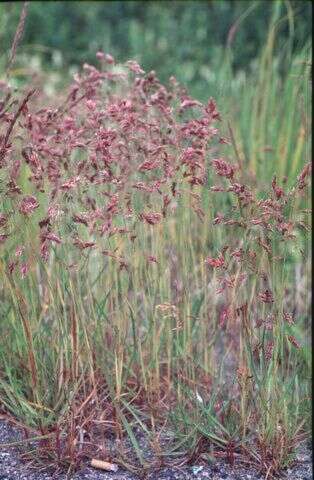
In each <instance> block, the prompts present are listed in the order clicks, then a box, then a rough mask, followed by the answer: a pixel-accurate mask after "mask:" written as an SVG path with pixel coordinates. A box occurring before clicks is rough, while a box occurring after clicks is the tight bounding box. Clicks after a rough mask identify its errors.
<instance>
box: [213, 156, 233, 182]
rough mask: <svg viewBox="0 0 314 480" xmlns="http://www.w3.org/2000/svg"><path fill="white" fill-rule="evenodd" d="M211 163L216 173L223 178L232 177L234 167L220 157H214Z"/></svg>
mask: <svg viewBox="0 0 314 480" xmlns="http://www.w3.org/2000/svg"><path fill="white" fill-rule="evenodd" d="M212 165H213V167H214V169H215V172H216V173H217V175H219V176H221V177H225V178H229V179H232V178H233V176H234V173H235V167H234V166H233V165H231V164H230V163H228V162H226V161H225V160H223V159H222V158H215V159H214V160H212Z"/></svg>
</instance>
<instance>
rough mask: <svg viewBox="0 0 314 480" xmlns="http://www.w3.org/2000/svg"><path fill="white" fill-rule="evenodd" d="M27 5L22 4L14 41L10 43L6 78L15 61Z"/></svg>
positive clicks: (25, 3) (26, 3)
mask: <svg viewBox="0 0 314 480" xmlns="http://www.w3.org/2000/svg"><path fill="white" fill-rule="evenodd" d="M28 4H29V2H24V3H23V7H22V11H21V15H20V19H19V23H18V26H17V29H16V32H15V35H14V39H13V43H12V46H11V51H10V56H9V59H8V63H7V67H6V76H7V77H8V76H9V74H10V69H11V68H12V65H13V63H14V60H15V55H16V50H17V47H18V44H19V43H20V40H21V38H22V35H23V31H24V26H25V20H26V17H27V9H28Z"/></svg>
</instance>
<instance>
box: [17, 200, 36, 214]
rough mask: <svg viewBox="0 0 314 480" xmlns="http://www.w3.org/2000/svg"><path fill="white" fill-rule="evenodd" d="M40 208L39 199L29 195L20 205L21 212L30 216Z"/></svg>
mask: <svg viewBox="0 0 314 480" xmlns="http://www.w3.org/2000/svg"><path fill="white" fill-rule="evenodd" d="M38 207H39V203H38V202H37V199H36V198H35V197H33V196H30V195H27V196H26V197H24V198H23V200H22V202H21V203H20V207H19V211H20V213H22V214H23V215H30V214H31V213H32V212H33V211H34V210H35V209H36V208H38Z"/></svg>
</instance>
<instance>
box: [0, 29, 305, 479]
mask: <svg viewBox="0 0 314 480" xmlns="http://www.w3.org/2000/svg"><path fill="white" fill-rule="evenodd" d="M271 48H272V46H271V38H270V40H269V43H268V44H267V48H266V50H265V54H264V56H263V58H262V62H264V65H268V63H269V62H270V60H269V57H268V56H267V55H271ZM97 61H98V64H97V67H96V66H92V65H87V64H85V65H84V66H83V68H82V70H81V72H80V73H79V74H77V75H75V77H74V79H73V82H72V84H71V85H70V86H69V88H68V89H67V91H66V92H65V93H64V94H62V95H61V94H60V96H59V97H58V99H55V100H54V102H53V104H52V105H51V106H50V107H47V98H45V94H44V93H43V91H41V90H40V89H37V90H36V91H35V90H31V89H30V90H27V91H24V92H21V93H20V96H19V98H18V97H17V96H16V94H15V97H14V94H13V92H12V90H11V88H10V86H9V84H7V83H5V82H3V83H1V85H0V88H1V104H0V121H1V124H0V128H1V137H0V167H1V168H0V191H1V203H0V249H1V250H0V251H1V258H0V270H1V279H2V280H1V284H0V297H1V304H0V309H1V310H0V321H1V329H2V335H1V339H0V356H1V369H0V399H1V404H2V410H3V412H4V413H5V414H6V415H10V416H11V418H14V419H15V421H18V422H20V423H21V424H23V425H24V427H25V428H26V430H25V431H26V432H28V434H27V436H26V439H28V440H27V441H30V439H32V438H39V439H40V442H39V444H38V447H37V450H36V455H37V460H38V461H42V462H43V463H44V464H45V465H57V466H60V467H67V468H70V469H73V468H76V467H78V466H79V465H80V463H81V462H82V461H83V460H84V459H86V458H91V457H92V456H93V457H94V456H95V454H97V455H98V457H99V458H103V459H104V460H108V458H111V456H110V455H112V454H111V453H110V454H109V453H108V452H109V443H110V441H111V440H112V439H118V440H121V441H122V440H123V439H125V438H128V441H129V446H131V448H132V450H133V453H134V460H133V461H131V460H130V456H129V453H128V451H126V450H125V448H127V447H124V448H123V447H122V445H123V443H120V448H119V449H117V450H116V451H115V454H114V455H115V460H116V461H117V462H118V463H120V464H121V465H124V466H126V467H127V468H129V469H131V470H138V469H144V470H145V469H149V468H157V467H160V466H162V465H164V464H167V462H170V460H169V458H172V457H173V458H177V457H182V458H183V459H184V460H183V461H186V462H188V461H191V460H193V459H195V458H198V457H200V456H202V455H203V456H204V455H205V456H206V455H208V458H210V457H211V456H224V457H225V458H226V459H227V460H228V461H229V462H230V463H232V464H233V463H234V462H241V461H243V462H244V461H247V462H251V463H252V464H254V465H256V466H257V467H258V468H259V469H261V470H262V471H263V472H265V474H266V476H270V475H272V474H274V473H276V472H278V471H279V470H280V469H281V468H283V467H285V466H287V465H288V464H289V462H291V461H292V460H293V455H294V452H295V447H296V446H297V445H298V444H299V443H300V442H301V441H303V440H304V439H306V438H307V437H308V434H309V431H308V426H309V424H310V423H309V421H310V403H311V399H310V383H309V375H310V370H311V362H310V345H309V343H308V339H309V336H310V335H309V334H310V325H309V318H310V311H309V310H310V301H309V285H308V282H306V281H304V279H307V278H309V267H310V262H309V255H310V253H309V241H308V240H309V239H308V231H309V205H308V203H309V198H308V193H307V192H308V186H309V181H310V173H311V172H310V164H309V163H308V162H309V159H308V158H307V155H308V149H307V145H308V144H309V138H308V137H309V130H308V111H307V109H306V106H304V104H302V101H301V103H300V108H299V107H298V109H297V110H295V111H294V110H293V109H294V108H295V107H296V105H297V104H299V99H301V100H302V98H303V100H304V95H305V93H304V92H305V91H306V87H304V88H303V85H304V83H306V82H307V81H308V80H307V78H305V77H306V74H305V72H304V71H302V72H299V73H300V75H301V76H300V77H298V78H297V79H296V80H294V79H293V78H292V77H289V78H288V80H287V81H286V83H285V84H279V83H277V82H276V81H274V80H273V79H272V78H271V77H270V76H267V74H266V71H267V68H266V67H265V68H264V69H262V72H265V75H263V73H261V77H260V85H261V88H260V89H258V90H256V88H255V89H254V94H253V90H250V89H247V90H246V95H245V96H244V97H243V98H245V100H246V103H244V104H243V105H240V107H239V115H240V116H241V112H242V108H243V109H244V111H247V110H248V109H252V112H251V115H252V116H251V117H246V118H251V122H250V124H248V125H246V124H244V123H243V124H241V122H239V123H238V124H237V123H231V122H230V121H229V124H228V122H226V121H225V120H224V117H223V115H222V114H221V113H220V112H219V111H218V110H219V109H218V107H217V104H216V102H215V101H214V100H213V99H212V98H211V99H209V101H208V102H205V103H201V102H200V101H198V100H196V99H194V98H191V97H190V96H189V94H188V92H187V91H186V90H185V89H184V88H183V87H182V86H180V84H179V83H178V82H177V81H176V79H175V78H171V79H170V81H169V85H168V86H167V87H166V86H164V85H162V84H161V83H160V82H159V80H158V78H157V76H156V73H155V72H149V73H145V72H144V71H143V70H142V68H141V67H140V66H139V65H138V64H137V63H136V62H135V61H129V62H127V63H126V64H124V65H117V64H116V62H115V60H114V59H113V58H112V57H111V56H110V55H108V54H103V53H102V52H98V54H97ZM298 68H299V67H298ZM300 68H301V67H300ZM302 68H303V67H302ZM268 71H272V72H273V73H272V75H275V73H274V71H273V70H268ZM299 73H297V75H299ZM278 78H279V77H278ZM264 87H265V88H266V90H265V91H264V90H263V88H264ZM279 91H280V92H281V95H282V96H281V101H280V102H279V101H278V98H276V97H277V96H278V92H279ZM265 92H266V93H265ZM264 93H265V95H266V96H265V95H264ZM218 100H219V99H218ZM276 102H278V103H276ZM218 104H219V101H218ZM280 109H282V110H280ZM280 116H282V117H284V118H281V117H280ZM279 117H280V118H279ZM301 117H302V121H301V122H299V118H301ZM229 120H230V117H229ZM222 131H224V132H225V133H224V134H222V133H221V132H222ZM269 143H270V144H271V146H270V145H269ZM261 152H262V153H261ZM265 152H267V155H268V156H269V157H267V158H269V159H270V160H269V159H267V158H266V156H264V155H265ZM277 167H278V169H277ZM142 438H145V441H146V442H147V445H149V446H150V448H151V449H152V451H153V452H154V456H153V459H151V460H148V459H147V458H146V457H145V455H144V454H143V451H142V446H141V444H140V441H141V439H142ZM29 455H31V452H30V453H29ZM173 461H174V462H175V460H173Z"/></svg>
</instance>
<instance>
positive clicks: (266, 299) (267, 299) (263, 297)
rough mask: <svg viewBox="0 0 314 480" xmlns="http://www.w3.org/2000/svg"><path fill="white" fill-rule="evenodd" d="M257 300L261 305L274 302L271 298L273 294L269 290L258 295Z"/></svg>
mask: <svg viewBox="0 0 314 480" xmlns="http://www.w3.org/2000/svg"><path fill="white" fill-rule="evenodd" d="M258 298H259V299H260V301H261V302H263V303H273V302H274V297H273V294H272V292H271V291H270V290H265V291H264V292H262V293H259V294H258Z"/></svg>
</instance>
